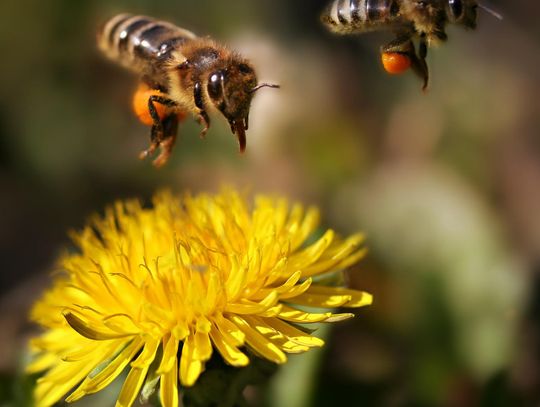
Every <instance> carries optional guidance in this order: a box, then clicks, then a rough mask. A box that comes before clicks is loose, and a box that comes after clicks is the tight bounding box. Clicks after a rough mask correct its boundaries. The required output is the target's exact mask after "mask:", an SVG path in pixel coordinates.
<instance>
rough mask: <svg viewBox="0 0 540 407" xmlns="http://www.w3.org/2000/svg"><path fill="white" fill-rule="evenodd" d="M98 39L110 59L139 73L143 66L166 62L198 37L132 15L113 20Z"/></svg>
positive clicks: (162, 22)
mask: <svg viewBox="0 0 540 407" xmlns="http://www.w3.org/2000/svg"><path fill="white" fill-rule="evenodd" d="M98 37H99V41H98V44H99V47H100V49H101V50H102V51H103V52H104V53H105V54H106V55H107V56H108V57H109V58H111V59H113V60H115V61H117V62H120V63H121V64H122V65H125V66H128V67H133V68H135V69H136V70H140V65H141V63H142V64H148V63H156V62H159V61H160V60H161V61H165V60H166V59H167V58H169V57H170V56H171V52H172V51H173V50H174V49H175V48H176V47H177V46H178V45H180V44H182V43H184V42H186V41H189V40H192V39H194V38H196V36H195V35H194V34H193V33H191V32H190V31H188V30H184V29H182V28H179V27H176V26H175V25H173V24H170V23H167V22H164V21H159V20H155V19H153V18H151V17H146V16H133V15H131V14H119V15H117V16H114V17H113V18H111V19H110V20H109V21H107V22H106V23H105V25H104V26H103V29H102V30H101V31H100V33H99V35H98ZM133 65H134V66H133Z"/></svg>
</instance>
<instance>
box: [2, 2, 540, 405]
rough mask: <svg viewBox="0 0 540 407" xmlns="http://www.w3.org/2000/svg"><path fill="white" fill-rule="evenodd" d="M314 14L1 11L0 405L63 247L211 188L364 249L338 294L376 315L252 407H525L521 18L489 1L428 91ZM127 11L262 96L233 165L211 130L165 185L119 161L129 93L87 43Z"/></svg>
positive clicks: (527, 320) (529, 139)
mask: <svg viewBox="0 0 540 407" xmlns="http://www.w3.org/2000/svg"><path fill="white" fill-rule="evenodd" d="M325 3H326V0H293V1H291V0H272V1H270V0H260V1H252V0H234V1H233V0H229V1H219V0H199V1H197V2H194V1H191V2H188V1H179V0H176V1H169V0H161V1H149V0H132V1H127V0H124V1H120V0H114V1H111V0H107V1H106V0H93V1H73V0H49V1H46V2H45V1H38V0H26V1H19V2H15V1H9V0H8V1H4V2H3V4H2V7H1V11H0V50H1V54H0V55H1V57H0V61H1V62H0V92H1V94H2V97H1V98H0V194H1V199H0V253H1V258H0V260H1V263H0V264H1V270H0V279H1V280H0V290H1V291H0V293H1V297H0V322H1V329H0V405H1V406H23V405H26V403H28V392H29V388H30V387H31V383H29V382H28V379H26V378H25V377H24V375H23V372H22V365H23V361H24V358H25V353H24V346H25V341H26V340H27V338H28V335H30V334H31V333H32V332H33V330H34V329H35V327H32V326H31V325H30V324H29V323H28V322H27V313H28V309H29V307H30V305H31V303H32V301H33V300H35V298H36V297H37V296H39V294H40V292H42V290H43V289H44V288H45V287H47V285H48V284H49V282H50V275H49V272H50V270H51V269H52V268H53V266H54V262H55V258H56V256H57V255H58V253H59V252H60V251H61V249H62V248H63V247H65V246H66V245H69V239H68V238H67V234H66V232H67V230H69V229H71V228H80V227H82V225H83V224H84V223H85V220H86V219H87V217H88V216H89V215H90V214H92V213H94V212H96V211H100V210H102V208H103V207H104V206H105V205H106V204H107V203H110V202H112V201H114V200H116V199H119V198H125V197H133V196H138V197H141V198H142V199H148V198H149V197H150V196H151V195H152V193H153V191H155V190H156V189H158V188H160V187H168V188H171V189H173V190H175V191H179V192H180V191H184V190H186V189H189V190H191V191H194V192H197V191H214V190H217V189H219V187H220V185H222V184H229V185H231V184H232V185H236V186H239V187H241V188H244V189H246V190H248V191H252V192H253V193H256V192H267V193H268V192H269V193H276V194H282V195H283V194H284V195H287V196H290V197H292V198H293V199H298V200H301V201H303V202H305V203H309V204H316V205H319V206H320V207H321V208H322V211H323V219H324V222H325V226H331V227H334V228H336V229H337V230H338V231H339V232H342V233H350V232H353V231H357V230H363V231H364V232H365V233H366V235H367V236H368V240H367V244H368V246H369V248H370V254H369V256H368V258H367V259H366V260H365V261H363V262H362V263H361V264H360V265H359V266H358V267H356V268H355V269H353V270H351V272H350V273H349V279H350V284H351V285H352V286H354V287H355V288H360V289H365V290H367V291H370V292H372V293H373V294H374V295H375V303H374V305H373V306H372V307H370V308H367V309H363V310H361V311H360V313H359V315H358V318H356V319H354V320H353V321H349V322H347V323H343V324H341V325H339V326H337V327H335V328H333V330H332V331H326V330H325V329H321V334H322V335H325V336H326V337H327V341H328V346H327V347H325V348H324V349H323V350H321V351H314V352H312V353H311V354H309V355H304V356H299V357H296V358H293V360H292V362H291V363H290V364H288V365H287V368H286V369H285V370H283V371H282V372H280V373H279V374H278V375H276V376H275V378H274V380H273V382H272V384H271V385H270V386H269V387H268V388H266V389H262V390H261V389H259V390H252V392H253V394H251V395H248V396H250V397H251V398H252V399H253V400H255V405H261V406H285V407H305V406H329V405H349V406H521V405H523V406H529V405H530V406H537V405H539V403H540V256H539V254H540V103H539V101H538V95H539V94H540V28H539V27H540V26H539V25H538V16H539V15H540V3H537V2H532V1H529V0H514V1H503V0H499V1H495V0H493V2H492V4H491V5H492V6H493V7H495V8H496V9H497V10H498V11H500V12H501V13H502V14H503V15H504V20H503V21H498V20H497V19H495V18H493V17H492V16H490V15H489V14H487V13H483V12H481V11H480V13H479V23H478V29H477V30H476V31H474V32H466V31H464V30H461V29H459V28H456V27H450V28H449V30H448V34H449V37H450V40H449V42H448V44H445V45H444V46H442V47H440V48H437V49H433V50H430V54H429V57H428V62H429V65H430V68H431V74H432V77H431V78H432V79H431V84H430V88H429V91H428V92H427V93H422V92H421V90H420V87H421V83H420V81H419V80H418V79H417V78H416V77H414V75H412V74H410V73H408V74H405V75H403V76H399V77H391V76H388V75H386V74H385V73H384V72H383V70H382V67H381V65H380V62H379V55H378V49H379V46H380V45H381V44H382V43H383V42H384V41H386V40H388V39H389V38H390V37H391V35H390V34H388V33H376V34H369V35H363V36H357V37H334V36H332V35H330V34H328V33H327V32H326V31H325V30H324V28H323V27H321V25H320V24H319V19H318V16H319V13H320V12H321V10H322V9H323V7H324V5H325ZM125 11H129V12H133V13H144V14H149V15H152V16H155V17H160V18H163V19H167V20H170V21H172V22H174V23H177V24H178V25H180V26H183V27H185V28H188V29H191V30H193V31H195V32H196V33H198V34H200V35H211V36H213V37H214V38H216V39H220V40H222V41H223V42H225V43H227V44H230V45H231V46H232V47H233V48H236V49H238V50H239V51H241V52H242V53H243V54H244V55H246V56H247V57H248V58H249V59H251V60H252V62H253V63H254V64H255V65H256V67H257V70H258V73H259V77H260V78H261V79H262V80H265V81H272V82H277V83H280V84H281V85H282V89H281V90H280V91H275V90H264V91H261V92H260V93H259V94H258V95H257V97H256V99H255V101H254V103H253V107H252V114H251V124H252V126H251V128H250V130H249V133H248V149H247V153H246V154H245V155H244V156H240V155H239V154H238V151H237V145H236V141H235V139H234V137H233V136H232V135H231V134H230V132H229V129H228V127H227V124H226V123H224V122H223V121H221V120H220V119H219V118H217V117H214V121H213V127H212V129H211V131H210V133H209V134H208V136H207V139H206V140H203V141H201V140H200V139H199V137H198V131H199V127H198V125H197V124H196V123H194V122H193V121H191V120H189V121H188V122H186V123H185V125H183V126H182V127H181V137H180V140H179V143H178V144H177V147H176V148H175V150H174V154H173V156H172V159H171V161H170V163H169V165H168V166H167V167H166V168H164V169H161V170H159V171H158V170H156V169H154V168H153V167H152V166H151V163H150V162H149V161H139V160H138V159H137V155H138V153H139V151H141V150H142V149H144V148H145V147H146V146H147V144H148V133H149V130H148V128H145V127H144V126H142V125H140V124H139V123H138V122H137V120H136V119H135V118H134V116H133V115H132V113H131V111H130V100H131V93H132V91H133V89H134V87H135V82H134V80H133V78H132V77H130V75H128V74H127V73H126V72H124V71H123V70H122V69H121V68H118V67H116V66H114V65H112V64H110V63H108V62H107V61H105V60H104V59H103V58H102V57H101V56H100V55H99V54H98V52H97V51H96V49H95V40H94V35H95V31H96V28H97V27H98V25H99V23H100V22H102V21H103V20H105V19H106V18H108V17H110V16H112V15H113V14H114V13H117V12H125ZM114 391H115V389H114V387H113V388H112V390H111V394H112V395H110V397H111V399H114ZM104 397H105V398H102V399H99V401H96V400H93V401H90V402H87V405H103V406H107V405H111V403H112V402H111V401H110V399H107V395H105V396H104Z"/></svg>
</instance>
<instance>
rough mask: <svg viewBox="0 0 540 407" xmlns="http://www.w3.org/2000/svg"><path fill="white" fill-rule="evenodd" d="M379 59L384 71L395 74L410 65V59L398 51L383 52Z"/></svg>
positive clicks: (403, 70)
mask: <svg viewBox="0 0 540 407" xmlns="http://www.w3.org/2000/svg"><path fill="white" fill-rule="evenodd" d="M381 60H382V63H383V66H384V69H385V71H386V72H388V73H389V74H392V75H397V74H400V73H403V72H405V71H406V70H407V69H409V68H410V67H411V59H410V58H409V57H408V56H407V55H404V54H400V53H398V52H383V54H382V55H381Z"/></svg>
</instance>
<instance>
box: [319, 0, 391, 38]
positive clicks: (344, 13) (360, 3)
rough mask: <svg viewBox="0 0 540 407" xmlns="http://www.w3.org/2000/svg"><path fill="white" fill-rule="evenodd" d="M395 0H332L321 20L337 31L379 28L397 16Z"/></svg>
mask: <svg viewBox="0 0 540 407" xmlns="http://www.w3.org/2000/svg"><path fill="white" fill-rule="evenodd" d="M399 11H400V10H399V4H398V2H397V1H396V0H334V1H332V2H331V3H330V5H329V6H328V7H327V9H326V10H325V12H324V13H323V15H322V21H323V23H324V24H325V25H327V26H328V27H329V28H330V30H332V31H334V32H337V33H342V34H346V33H351V32H363V31H372V30H378V29H381V27H382V26H386V25H388V24H389V23H390V22H391V21H392V20H396V19H397V17H398V16H399Z"/></svg>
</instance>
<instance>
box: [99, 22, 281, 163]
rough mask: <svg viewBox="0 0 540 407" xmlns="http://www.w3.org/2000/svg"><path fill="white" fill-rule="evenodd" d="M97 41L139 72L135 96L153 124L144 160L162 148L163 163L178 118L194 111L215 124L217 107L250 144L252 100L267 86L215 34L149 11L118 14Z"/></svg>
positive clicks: (206, 124) (135, 104)
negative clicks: (202, 32) (146, 13)
mask: <svg viewBox="0 0 540 407" xmlns="http://www.w3.org/2000/svg"><path fill="white" fill-rule="evenodd" d="M98 46H99V48H100V49H101V51H103V53H104V54H105V55H106V56H107V57H108V58H110V59H111V60H113V61H115V62H117V63H119V64H121V65H123V66H124V67H126V68H128V69H129V70H131V71H133V72H135V73H136V74H138V75H139V76H140V79H141V84H140V86H139V88H138V90H137V91H136V93H135V96H134V98H133V108H134V111H135V113H136V114H137V116H138V117H139V119H140V121H141V122H142V123H144V124H146V125H148V126H151V128H152V129H151V141H150V147H149V148H148V149H147V150H144V151H143V152H142V153H141V154H140V158H141V159H144V158H146V157H148V156H149V155H151V154H153V153H154V152H155V151H156V149H158V148H160V149H161V151H160V154H159V156H158V157H157V158H156V159H155V160H154V165H155V166H156V167H160V166H162V165H164V164H165V163H166V162H167V160H168V158H169V156H170V154H171V151H172V148H173V146H174V143H175V140H176V135H177V130H178V123H179V121H181V120H182V119H183V118H185V116H186V115H187V114H189V113H191V114H192V115H194V116H195V117H196V118H197V119H198V121H199V122H200V123H201V124H202V125H203V129H202V131H201V137H204V136H205V135H206V132H207V131H208V129H209V128H210V117H209V114H208V112H209V110H211V109H212V110H218V111H219V112H220V113H221V114H222V115H223V116H224V117H225V118H226V119H227V121H228V122H229V125H230V127H231V131H232V132H233V134H235V135H236V137H237V138H238V143H239V145H240V152H243V151H244V150H245V147H246V130H247V129H248V120H249V110H250V105H251V99H252V98H253V95H254V94H255V92H256V91H257V90H259V89H261V88H263V87H273V88H277V87H278V86H277V85H272V84H266V83H261V84H259V83H258V81H257V76H256V74H255V69H254V68H253V66H252V64H251V63H250V62H249V61H248V60H247V59H245V58H243V57H242V56H240V55H239V54H238V53H236V52H234V51H232V50H230V49H228V48H227V47H225V46H223V45H221V44H218V43H217V42H215V41H214V40H212V39H210V38H201V37H197V36H195V34H193V33H192V32H190V31H188V30H185V29H183V28H179V27H176V26H175V25H173V24H171V23H168V22H165V21H159V20H155V19H153V18H151V17H146V16H134V15H130V14H119V15H117V16H114V17H113V18H111V19H110V20H108V21H107V22H106V23H105V25H104V26H103V28H102V29H101V30H100V31H99V33H98Z"/></svg>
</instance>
